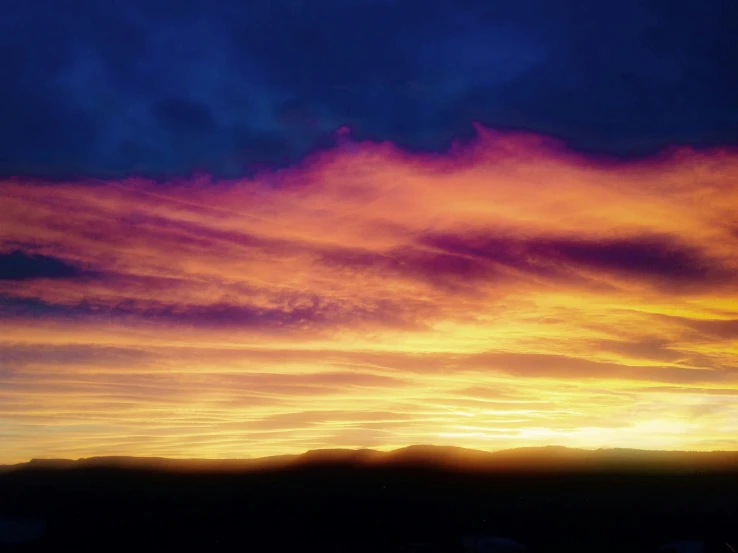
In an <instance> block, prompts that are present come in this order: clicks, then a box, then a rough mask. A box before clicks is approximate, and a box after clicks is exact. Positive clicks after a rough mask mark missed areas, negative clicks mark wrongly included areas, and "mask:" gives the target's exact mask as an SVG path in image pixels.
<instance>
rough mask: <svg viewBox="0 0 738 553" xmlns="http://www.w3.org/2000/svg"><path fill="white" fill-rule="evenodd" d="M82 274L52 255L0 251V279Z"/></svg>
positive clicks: (27, 278) (62, 276)
mask: <svg viewBox="0 0 738 553" xmlns="http://www.w3.org/2000/svg"><path fill="white" fill-rule="evenodd" d="M82 274H83V272H82V271H81V270H80V269H79V268H78V267H75V266H74V265H71V264H69V263H66V262H64V261H62V260H61V259H56V258H54V257H49V256H45V255H33V254H27V253H24V252H22V251H19V250H15V251H12V252H10V253H0V280H29V279H34V278H52V279H56V278H72V277H79V276H81V275H82Z"/></svg>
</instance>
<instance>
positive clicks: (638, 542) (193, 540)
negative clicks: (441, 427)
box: [0, 447, 738, 553]
mask: <svg viewBox="0 0 738 553" xmlns="http://www.w3.org/2000/svg"><path fill="white" fill-rule="evenodd" d="M485 535H487V536H501V537H504V538H509V539H512V540H515V541H516V542H519V543H520V544H523V545H525V546H526V548H527V551H530V552H537V551H540V552H546V551H549V552H565V551H566V552H569V551H570V552H578V551H581V552H584V551H587V552H590V551H591V552H611V551H612V552H614V551H619V552H632V553H638V552H640V551H644V552H645V551H657V550H658V548H659V546H660V545H662V544H664V543H666V542H671V541H678V540H699V541H703V542H704V545H703V546H698V545H697V544H692V545H688V544H687V545H685V547H687V546H689V547H703V551H723V552H725V553H730V546H731V545H732V546H733V547H735V546H736V541H738V540H736V537H738V455H736V454H731V453H714V454H685V453H658V452H639V451H628V450H600V451H598V452H583V451H578V450H567V449H564V448H540V449H531V450H513V451H511V452H501V453H498V454H488V453H482V452H471V451H464V450H458V449H450V448H424V447H421V448H408V449H405V450H400V451H397V452H392V453H385V454H380V453H378V452H372V451H362V452H354V451H333V452H330V451H329V452H318V453H315V452H313V453H309V454H306V455H303V456H297V457H279V458H274V459H269V460H264V461H219V462H204V461H200V462H187V461H167V460H160V459H131V458H98V459H87V460H80V461H76V462H71V461H45V462H41V461H34V462H31V463H27V464H23V465H16V466H13V467H4V468H0V551H29V552H30V551H64V552H67V551H69V552H82V551H96V552H108V551H131V552H134V551H135V552H142V551H156V552H165V551H174V552H177V551H200V552H218V551H229V552H230V551H233V552H236V551H237V552H253V553H260V552H283V551H284V552H288V551H289V552H306V551H316V552H325V553H338V552H345V553H362V552H370V551H372V552H377V553H379V552H387V553H392V552H418V553H420V552H449V553H451V552H462V551H473V550H474V549H473V547H477V550H478V551H483V550H485V549H481V548H482V545H477V546H474V545H473V543H472V542H473V541H474V540H473V539H472V538H474V537H475V536H476V537H480V536H485ZM464 538H466V540H464ZM465 541H466V547H467V549H465V546H464V542H465ZM492 541H494V540H492ZM477 543H479V542H477ZM487 547H490V549H486V550H488V551H493V550H494V551H496V550H500V551H502V550H504V549H502V548H500V549H492V548H491V547H492V545H491V544H490V545H489V546H487ZM500 547H501V545H500ZM470 548H471V549H470ZM705 548H706V549H705ZM693 550H694V551H698V550H699V549H693Z"/></svg>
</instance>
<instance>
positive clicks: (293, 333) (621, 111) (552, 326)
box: [0, 0, 738, 463]
mask: <svg viewBox="0 0 738 553" xmlns="http://www.w3.org/2000/svg"><path fill="white" fill-rule="evenodd" d="M3 10H4V13H3V15H2V17H0V58H1V59H3V60H4V62H3V66H2V67H0V78H2V81H3V83H4V84H3V86H2V87H0V118H1V120H2V124H0V210H1V212H2V215H1V216H0V443H2V447H1V448H0V463H11V462H21V461H26V460H28V459H30V458H33V457H66V458H79V457H90V456H95V455H139V456H144V455H145V456H167V457H206V458H224V457H229V458H235V457H259V456H265V455H276V454H283V453H301V452H303V451H305V450H309V449H316V448H327V447H348V448H362V447H368V448H376V449H393V448H398V447H403V446H406V445H411V444H436V445H455V446H463V447H473V448H479V449H485V450H498V449H504V448H509V447H518V446H531V445H551V444H553V445H566V446H572V447H585V448H596V447H636V448H646V449H692V450H713V449H738V207H736V206H738V184H737V183H738V72H736V71H735V70H734V62H735V60H734V55H733V53H734V52H735V51H738V33H735V32H733V29H734V28H735V25H736V23H738V4H736V3H735V2H732V1H728V0H725V1H720V0H706V1H705V2H700V3H695V2H683V1H675V0H668V1H667V0H651V1H648V2H647V1H644V0H620V1H618V2H596V3H593V2H590V1H589V0H587V1H585V0H566V1H564V0H557V1H551V0H515V1H511V0H504V1H500V2H488V1H484V2H482V1H476V0H454V1H451V0H448V1H446V0H427V1H425V2H423V3H420V2H416V1H414V0H405V1H400V0H371V1H370V0H340V1H339V0H333V1H328V0H314V1H311V2H305V1H301V0H295V1H292V0H284V1H277V0H254V1H253V2H247V3H244V2H236V1H235V0H218V1H216V2H205V1H204V0H202V1H200V0H192V1H186V2H185V1H177V2H174V1H171V0H157V1H154V2H151V1H149V0H147V1H146V2H144V1H143V0H130V1H127V2H117V1H113V0H106V1H105V2H102V1H96V0H74V1H70V2H66V3H64V6H63V8H61V9H60V8H59V6H58V3H56V2H51V1H50V0H32V1H30V2H28V1H26V2H21V1H20V0H17V1H10V2H7V3H6V4H4V7H3Z"/></svg>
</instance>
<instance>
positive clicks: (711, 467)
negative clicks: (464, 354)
mask: <svg viewBox="0 0 738 553" xmlns="http://www.w3.org/2000/svg"><path fill="white" fill-rule="evenodd" d="M310 465H316V466H318V465H331V466H334V465H346V466H379V465H391V466H408V465H411V466H425V467H435V468H445V469H451V470H471V471H494V472H496V471H524V472H529V471H534V472H535V471H545V472H550V471H555V472H556V471H576V472H579V471H584V472H590V471H601V470H607V471H618V472H619V471H625V472H629V471H649V472H651V471H657V472H704V471H708V472H712V471H728V470H738V452H735V451H727V452H724V451H715V452H690V451H650V450H638V449H597V450H585V449H575V448H567V447H561V446H547V447H524V448H516V449H508V450H503V451H496V452H487V451H479V450H474V449H466V448H461V447H447V446H429V445H414V446H409V447H405V448H401V449H396V450H394V451H387V452H383V451H376V450H372V449H359V450H353V449H320V450H312V451H308V452H306V453H303V454H300V455H281V456H274V457H263V458H257V459H167V458H161V457H125V456H115V457H89V458H82V459H78V460H76V461H74V460H68V459H32V460H31V461H30V462H28V463H20V464H17V465H4V466H0V472H7V471H14V470H26V469H59V470H63V469H76V468H89V467H108V468H130V469H151V470H165V471H166V470H173V471H249V470H264V469H278V468H287V467H300V466H310Z"/></svg>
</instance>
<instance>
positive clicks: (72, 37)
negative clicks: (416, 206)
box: [0, 0, 738, 178]
mask: <svg viewBox="0 0 738 553" xmlns="http://www.w3.org/2000/svg"><path fill="white" fill-rule="evenodd" d="M4 6H5V7H4V14H3V16H2V18H0V59H2V60H3V61H2V65H1V66H0V80H1V81H2V83H3V85H2V87H0V113H1V114H2V124H0V175H5V176H7V175H26V176H41V177H50V178H69V177H74V176H80V175H85V176H101V177H105V176H122V175H130V174H138V175H146V176H171V175H177V174H178V175H186V174H188V173H190V172H192V171H207V172H210V173H213V174H214V175H216V176H237V175H241V174H246V173H247V172H248V171H249V169H250V168H253V167H254V166H258V165H268V166H284V165H287V164H290V163H293V162H295V161H296V160H298V159H300V158H301V157H302V156H303V155H305V153H307V152H309V151H310V150H312V149H315V148H321V147H325V146H327V145H330V144H331V143H332V140H333V137H334V133H335V130H336V129H337V128H338V127H340V126H343V125H347V126H349V127H350V128H351V129H352V133H353V135H354V136H355V137H357V138H360V139H364V138H368V139H374V140H386V139H389V140H392V141H394V142H396V143H398V144H399V145H401V146H403V147H406V148H409V149H415V150H432V151H437V150H442V149H444V148H446V147H447V145H448V143H449V141H450V140H451V139H452V138H454V137H460V136H469V135H470V134H471V133H472V125H471V123H472V121H479V122H480V123H482V124H484V125H486V126H490V127H495V128H501V129H518V130H527V131H534V132H539V133H544V134H549V135H553V136H556V137H559V138H562V139H564V140H565V141H566V142H567V143H568V144H569V145H570V146H571V147H573V148H575V149H578V150H581V151H586V152H591V153H604V154H613V155H618V156H633V155H644V154H649V153H653V152H654V151H656V150H659V149H661V148H663V147H665V146H667V145H670V144H693V145H697V146H700V145H715V144H728V143H731V144H735V143H738V68H737V66H738V62H736V57H737V56H738V54H737V53H738V32H736V29H738V3H736V2H735V1H734V0H703V1H700V2H696V1H689V2H687V1H681V0H650V1H646V0H618V1H617V2H614V1H611V2H604V1H593V0H505V1H500V2H493V1H489V0H487V1H478V0H424V1H422V2H420V1H411V0H406V1H398V0H329V1H325V0H312V1H306V0H283V1H279V0H253V1H250V2H248V1H247V2H244V1H235V0H217V1H212V0H191V1H185V0H176V1H175V0H167V1H159V0H153V1H152V0H126V1H117V0H104V1H103V0H70V1H65V2H60V1H59V0H7V1H6V2H4Z"/></svg>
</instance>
